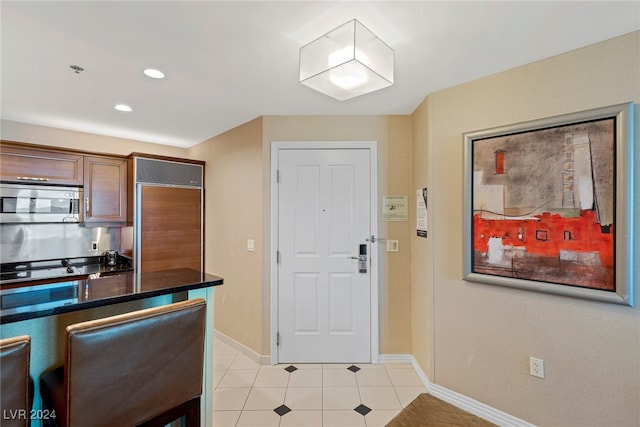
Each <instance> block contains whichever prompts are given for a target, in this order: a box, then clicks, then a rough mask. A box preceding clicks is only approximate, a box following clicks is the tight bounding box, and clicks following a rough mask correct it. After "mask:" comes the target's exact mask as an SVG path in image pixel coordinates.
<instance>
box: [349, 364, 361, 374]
mask: <svg viewBox="0 0 640 427" xmlns="http://www.w3.org/2000/svg"><path fill="white" fill-rule="evenodd" d="M347 369H348V370H350V371H351V372H354V373H355V372H358V371H359V370H360V368H358V367H357V366H356V365H351V366H349V367H348V368H347Z"/></svg>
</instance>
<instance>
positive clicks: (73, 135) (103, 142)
mask: <svg viewBox="0 0 640 427" xmlns="http://www.w3.org/2000/svg"><path fill="white" fill-rule="evenodd" d="M0 136H1V137H2V139H4V140H7V141H16V142H26V143H30V144H39V145H49V146H52V147H56V148H69V149H74V150H83V151H88V152H93V153H104V154H116V155H122V156H127V155H129V154H131V153H132V152H140V153H148V154H156V155H161V156H172V157H183V158H188V153H187V150H186V149H184V148H177V147H169V146H167V145H160V144H151V143H148V142H142V141H135V140H132V139H123V138H114V137H110V136H102V135H96V134H92V133H86V132H75V131H71V130H65V129H58V128H52V127H47V126H37V125H30V124H26V123H20V122H13V121H9V120H2V121H1V123H0Z"/></svg>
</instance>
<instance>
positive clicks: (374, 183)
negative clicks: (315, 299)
mask: <svg viewBox="0 0 640 427" xmlns="http://www.w3.org/2000/svg"><path fill="white" fill-rule="evenodd" d="M280 149H290V150H291V149H308V150H318V149H329V150H331V149H367V150H369V155H370V166H371V168H370V169H371V176H370V182H371V201H370V203H371V208H370V212H371V234H373V235H374V236H376V237H377V236H378V143H377V142H376V141H344V142H340V141H327V142H322V141H292V142H281V141H272V142H271V248H270V254H271V333H270V336H271V346H270V347H271V364H274V365H275V364H277V363H278V347H277V345H276V332H277V331H278V292H277V286H276V285H277V283H278V265H277V261H276V251H277V250H278V212H277V205H278V204H277V201H278V185H277V182H276V171H277V170H278V150H280ZM378 254H379V250H378V245H373V244H372V245H371V259H372V260H375V262H372V263H371V282H372V283H371V363H376V364H377V363H378V362H379V351H380V349H379V346H380V339H379V310H380V305H379V293H380V291H379V289H380V277H379V268H378V264H379V262H380V258H379V255H378Z"/></svg>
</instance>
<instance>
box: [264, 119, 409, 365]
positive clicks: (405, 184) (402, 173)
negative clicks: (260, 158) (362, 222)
mask: <svg viewBox="0 0 640 427" xmlns="http://www.w3.org/2000/svg"><path fill="white" fill-rule="evenodd" d="M273 141H377V144H378V218H379V224H378V237H386V238H388V239H393V240H398V244H399V252H397V253H387V252H386V250H385V248H386V247H385V246H384V245H381V247H380V257H379V258H380V259H379V269H380V275H379V276H380V295H379V298H380V308H379V327H380V336H379V339H380V353H382V354H387V353H404V354H406V353H410V352H411V310H410V307H411V288H410V283H411V281H410V273H411V269H410V265H411V264H410V263H411V258H410V256H411V244H410V242H411V240H410V236H411V232H412V230H413V227H412V223H411V222H410V221H408V222H384V221H382V211H381V206H382V197H383V196H384V195H394V196H408V197H409V199H410V200H411V199H412V194H413V192H412V190H411V187H410V183H411V162H410V155H411V117H410V116H267V117H264V133H263V153H264V163H263V165H264V168H265V171H266V173H265V177H264V178H263V179H265V182H266V183H269V178H268V176H267V174H268V171H269V168H270V161H271V159H270V154H271V151H270V150H271V145H270V144H271V142H273ZM269 191H270V190H269V188H268V187H265V200H264V203H265V209H264V212H265V221H267V223H268V224H270V222H269V221H270V218H269V217H268V213H269V212H268V210H269V209H268V206H269V203H270V197H271V196H270V193H269ZM268 224H267V225H268ZM265 229H267V228H265ZM265 235H266V236H268V233H266V234H265ZM267 268H268V265H267V266H266V267H265V270H266V271H265V280H267V279H268V277H267V275H268V274H270V273H269V271H268V270H267ZM267 283H268V281H267ZM265 290H266V288H265ZM267 295H268V294H267ZM265 350H267V353H268V349H265V348H263V351H265Z"/></svg>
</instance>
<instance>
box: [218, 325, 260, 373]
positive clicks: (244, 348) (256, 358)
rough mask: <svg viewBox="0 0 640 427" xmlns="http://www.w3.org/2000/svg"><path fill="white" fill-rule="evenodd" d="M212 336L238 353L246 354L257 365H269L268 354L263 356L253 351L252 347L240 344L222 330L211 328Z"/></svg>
mask: <svg viewBox="0 0 640 427" xmlns="http://www.w3.org/2000/svg"><path fill="white" fill-rule="evenodd" d="M213 336H214V338H216V339H219V340H220V341H222V342H223V343H225V344H227V345H228V346H229V347H231V348H233V349H234V350H237V351H238V352H239V353H242V354H243V355H245V356H247V357H248V358H249V359H251V360H253V361H254V362H256V363H257V364H259V365H269V364H270V359H271V357H270V356H263V355H261V354H259V353H257V352H255V351H253V350H252V349H250V348H249V347H247V346H246V345H244V344H242V343H241V342H238V341H236V340H234V339H233V338H231V337H230V336H228V335H225V334H223V333H222V332H220V331H219V330H217V329H214V330H213ZM214 350H215V349H214Z"/></svg>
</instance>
